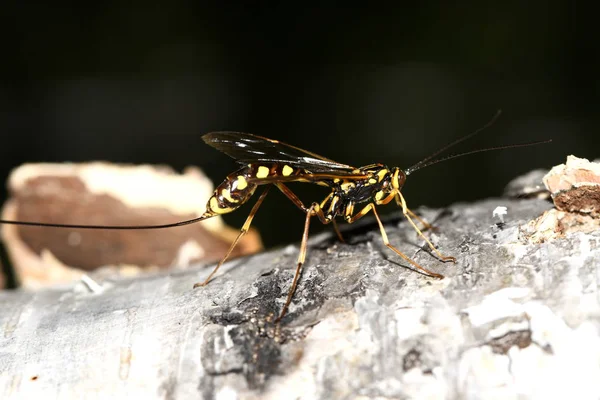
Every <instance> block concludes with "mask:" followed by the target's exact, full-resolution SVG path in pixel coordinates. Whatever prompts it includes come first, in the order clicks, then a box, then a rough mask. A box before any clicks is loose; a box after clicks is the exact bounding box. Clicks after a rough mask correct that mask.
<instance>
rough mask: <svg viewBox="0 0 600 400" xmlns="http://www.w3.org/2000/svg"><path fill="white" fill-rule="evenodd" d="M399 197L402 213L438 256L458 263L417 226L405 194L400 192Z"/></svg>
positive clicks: (443, 259)
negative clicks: (437, 247) (437, 246)
mask: <svg viewBox="0 0 600 400" xmlns="http://www.w3.org/2000/svg"><path fill="white" fill-rule="evenodd" d="M398 197H399V198H400V206H401V207H402V213H403V214H404V216H405V217H406V219H407V220H408V222H410V224H411V225H412V227H413V228H415V230H416V231H417V233H418V234H419V236H421V237H422V238H423V239H425V241H426V242H427V244H428V245H429V247H430V248H431V250H433V251H434V252H435V254H437V255H438V257H440V258H441V259H442V261H452V262H453V263H456V258H454V257H452V256H444V255H442V253H440V252H439V250H438V249H436V248H435V246H434V245H433V244H432V243H431V242H430V241H429V239H427V237H426V236H425V235H423V232H421V230H420V229H419V228H418V227H417V225H416V224H415V223H414V222H413V220H412V219H411V218H410V216H411V214H412V215H414V213H413V212H412V211H410V210H409V209H408V207H407V206H406V201H405V200H404V196H402V193H398Z"/></svg>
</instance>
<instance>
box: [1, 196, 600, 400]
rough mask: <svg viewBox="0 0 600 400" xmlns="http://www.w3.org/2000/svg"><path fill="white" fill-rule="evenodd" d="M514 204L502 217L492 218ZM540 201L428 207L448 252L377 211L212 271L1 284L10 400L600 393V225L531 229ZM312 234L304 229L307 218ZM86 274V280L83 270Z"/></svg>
mask: <svg viewBox="0 0 600 400" xmlns="http://www.w3.org/2000/svg"><path fill="white" fill-rule="evenodd" d="M498 206H505V207H507V210H508V213H507V215H505V216H504V217H503V218H504V222H501V221H500V220H499V219H498V218H497V217H495V216H493V215H492V214H493V210H494V209H495V208H496V207H498ZM550 208H552V204H551V203H550V202H549V201H547V200H543V199H509V198H497V199H488V200H483V201H479V202H476V203H469V204H467V203H464V204H455V205H452V206H450V207H448V208H447V209H445V210H431V209H418V210H416V211H418V213H419V214H420V215H421V216H422V217H424V218H425V219H426V220H428V221H430V222H433V224H434V225H435V226H436V227H437V230H436V231H434V232H428V233H427V235H428V237H429V238H430V239H431V240H432V241H433V243H435V244H436V245H437V246H438V247H439V250H440V251H441V252H442V253H443V254H444V255H452V256H455V257H456V258H457V263H456V264H452V263H442V262H440V261H439V260H438V259H437V258H436V257H435V256H434V255H433V254H432V253H431V252H430V251H429V248H428V247H427V245H424V241H423V240H422V239H421V238H419V237H418V236H417V235H416V233H415V231H414V230H413V229H412V227H411V226H410V225H409V224H408V223H407V221H406V220H405V219H404V218H402V217H401V215H400V214H399V213H396V214H394V215H392V216H390V217H388V218H386V219H385V227H386V229H387V232H388V235H389V238H390V241H391V243H392V244H393V245H395V246H397V247H398V248H399V249H400V250H401V251H402V252H404V253H405V254H407V255H408V256H409V257H411V258H412V259H413V260H415V261H416V262H417V263H420V264H421V265H423V266H426V267H427V268H429V269H432V270H434V271H436V272H439V273H442V274H444V275H445V276H446V278H445V279H443V280H437V279H433V278H430V277H427V276H424V275H422V274H419V273H418V272H415V271H414V270H412V269H411V268H410V265H409V264H407V263H406V262H404V261H403V260H402V259H401V258H400V257H398V256H397V255H395V254H394V253H392V252H391V251H390V250H388V249H387V248H386V247H385V246H384V245H383V242H382V239H381V236H380V234H379V229H378V227H377V224H376V222H375V221H374V220H373V219H372V218H370V217H365V219H364V220H362V221H359V222H357V223H356V224H353V225H350V226H346V229H343V234H344V236H345V237H346V240H347V243H340V242H338V241H337V239H336V236H335V234H333V233H332V232H325V233H322V234H319V235H314V236H312V237H311V239H310V241H309V248H308V256H307V260H306V264H305V267H304V271H303V275H302V277H301V280H300V283H299V285H298V289H297V291H296V293H295V295H294V298H293V301H292V304H291V307H290V310H289V312H288V314H287V315H286V317H285V318H284V319H283V321H282V322H281V324H280V325H277V324H276V323H275V322H274V319H275V317H276V316H277V314H278V313H279V311H280V310H281V307H282V305H283V302H284V301H285V297H286V294H287V290H288V288H289V286H290V284H291V280H292V277H293V272H294V269H295V265H296V257H297V255H298V249H299V246H298V243H296V244H293V245H289V246H287V247H283V248H279V249H274V250H271V251H268V252H264V253H262V254H258V255H254V256H249V257H246V258H238V259H235V260H232V261H230V262H228V263H226V264H225V265H224V267H223V268H222V270H221V271H220V273H219V274H218V276H217V277H216V279H214V281H212V282H211V283H210V284H209V285H207V286H206V287H202V288H198V289H192V286H193V284H194V283H195V282H199V281H201V280H202V279H204V278H205V277H206V276H207V275H208V273H209V272H210V270H211V268H200V267H194V268H190V269H186V270H183V271H172V272H159V273H156V274H154V275H151V276H146V277H141V278H140V277H137V278H135V279H124V278H119V279H116V280H111V279H105V280H102V281H99V282H97V283H98V285H99V286H96V285H94V283H93V282H87V281H82V282H79V283H77V284H74V285H71V286H69V287H66V288H65V287H63V288H60V289H54V290H51V289H43V290H39V291H36V292H27V291H15V292H5V293H3V294H2V300H1V303H0V304H1V309H0V320H1V324H2V325H1V326H2V327H3V331H4V335H3V336H2V339H0V340H1V342H2V344H1V349H2V350H1V353H0V370H1V376H0V393H1V397H2V398H38V397H41V396H44V398H133V396H138V397H139V398H144V399H152V398H167V399H188V398H190V399H191V398H204V399H229V398H241V399H287V398H301V399H338V398H364V399H371V398H373V399H375V398H440V399H442V398H517V397H519V398H523V397H525V398H544V399H547V398H567V397H572V398H597V397H598V396H599V395H600V385H598V382H600V335H599V326H600V325H599V323H598V315H600V308H599V299H600V292H599V283H600V271H599V269H598V266H599V261H600V251H599V243H600V234H599V232H598V230H596V231H595V232H592V233H570V234H568V235H567V236H566V237H563V238H558V239H553V240H548V241H542V242H541V243H538V242H535V243H534V242H532V241H530V240H528V236H527V235H528V233H527V231H526V229H525V226H526V224H527V223H528V222H529V221H530V220H532V219H534V218H537V217H538V216H540V215H541V214H542V213H543V212H544V211H546V210H549V209H550ZM299 229H300V228H299ZM86 282H87V283H86Z"/></svg>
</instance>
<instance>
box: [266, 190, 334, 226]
mask: <svg viewBox="0 0 600 400" xmlns="http://www.w3.org/2000/svg"><path fill="white" fill-rule="evenodd" d="M274 185H275V186H277V188H278V189H279V190H281V192H282V193H283V194H285V195H286V197H287V198H288V199H290V200H291V201H292V203H294V204H295V205H296V207H298V208H299V209H301V210H302V211H303V212H304V213H309V212H313V213H314V214H313V215H316V216H317V217H318V218H319V220H320V221H321V223H323V224H328V223H330V222H331V221H333V219H328V218H327V217H326V216H325V214H324V213H323V207H324V205H325V204H326V203H327V202H328V201H329V199H330V198H331V197H333V193H329V195H328V196H327V197H326V198H325V200H323V201H322V202H321V204H317V203H313V205H314V204H317V205H318V206H319V209H318V211H316V210H313V211H310V210H311V209H312V208H313V207H312V206H311V207H310V208H306V206H305V205H304V203H303V202H302V200H300V199H299V198H298V196H296V194H295V193H294V192H292V191H291V190H290V188H288V187H287V186H286V185H284V184H283V183H280V182H276V183H274Z"/></svg>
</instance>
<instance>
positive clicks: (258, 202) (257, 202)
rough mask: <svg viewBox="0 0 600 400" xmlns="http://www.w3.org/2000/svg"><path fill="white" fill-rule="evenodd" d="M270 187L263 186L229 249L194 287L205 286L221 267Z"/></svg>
mask: <svg viewBox="0 0 600 400" xmlns="http://www.w3.org/2000/svg"><path fill="white" fill-rule="evenodd" d="M270 188H271V186H267V187H266V188H265V191H264V192H262V194H261V195H260V197H259V198H258V200H257V201H256V203H255V204H254V207H252V210H251V211H250V214H248V218H246V222H244V225H243V226H242V229H241V230H240V233H239V235H238V236H237V237H236V238H235V240H234V241H233V243H232V244H231V246H229V250H227V253H226V254H225V257H223V259H221V261H219V263H218V264H217V266H216V267H215V269H213V271H212V272H211V273H210V275H209V276H208V278H206V279H205V280H204V282H198V283H195V284H194V289H195V288H197V287H200V286H206V284H207V283H208V282H210V280H211V279H212V277H213V276H214V275H215V274H216V273H217V271H218V270H219V268H221V265H223V263H225V261H227V259H228V258H229V256H230V255H231V252H232V251H233V249H234V248H235V246H236V245H237V244H238V242H239V241H240V239H241V238H242V237H243V236H244V235H245V234H246V233H247V232H248V229H250V224H251V223H252V219H253V218H254V215H256V212H257V211H258V208H259V207H260V205H261V204H262V202H263V200H264V199H265V197H266V196H267V193H268V192H269V189H270Z"/></svg>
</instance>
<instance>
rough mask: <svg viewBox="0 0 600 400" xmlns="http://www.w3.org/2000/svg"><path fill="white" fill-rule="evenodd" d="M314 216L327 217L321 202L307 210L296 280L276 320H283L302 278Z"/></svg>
mask: <svg viewBox="0 0 600 400" xmlns="http://www.w3.org/2000/svg"><path fill="white" fill-rule="evenodd" d="M314 216H317V217H319V219H321V218H324V219H326V218H325V216H324V215H323V210H322V209H321V206H320V205H319V203H312V205H311V206H310V208H309V209H308V210H307V213H306V219H305V220H304V232H303V233H302V242H301V244H300V254H298V266H297V267H296V273H295V274H294V280H293V281H292V286H291V287H290V290H289V292H288V295H287V299H286V300H285V304H284V306H283V309H282V310H281V313H280V314H279V317H277V319H276V320H275V322H279V321H281V319H282V318H283V316H284V315H285V313H286V312H287V309H288V307H289V305H290V303H291V302H292V297H293V296H294V292H295V291H296V286H297V285H298V278H300V272H301V271H302V265H303V264H304V260H305V259H306V243H307V242H308V229H309V228H310V219H311V218H312V217H314Z"/></svg>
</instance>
